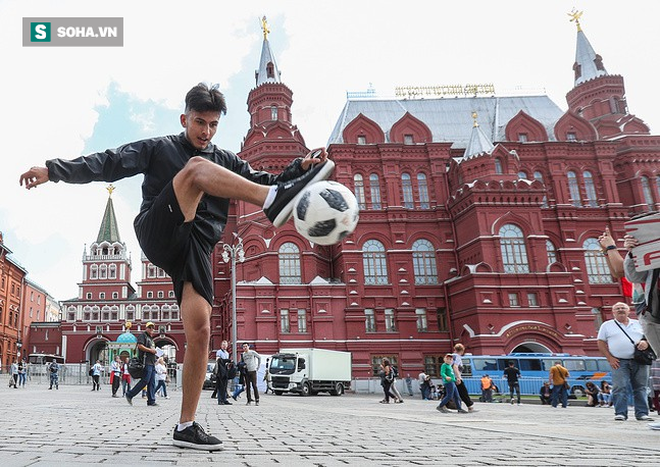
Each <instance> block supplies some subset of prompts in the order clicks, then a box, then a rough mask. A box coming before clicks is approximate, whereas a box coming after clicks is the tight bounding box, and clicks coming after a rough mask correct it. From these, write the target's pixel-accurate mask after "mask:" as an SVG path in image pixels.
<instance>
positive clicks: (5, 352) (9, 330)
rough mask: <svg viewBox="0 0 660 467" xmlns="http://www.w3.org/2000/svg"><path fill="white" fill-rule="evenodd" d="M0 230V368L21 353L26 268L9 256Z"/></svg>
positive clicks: (8, 250)
mask: <svg viewBox="0 0 660 467" xmlns="http://www.w3.org/2000/svg"><path fill="white" fill-rule="evenodd" d="M10 255H11V250H10V249H9V248H8V247H7V245H5V243H4V241H3V238H2V232H0V369H2V368H5V369H6V368H7V367H9V365H11V363H12V362H13V361H14V360H16V359H18V358H19V357H20V356H21V355H22V352H21V348H22V345H23V343H22V340H21V337H22V336H21V332H20V331H21V298H22V294H23V288H24V284H25V276H26V275H27V270H25V268H24V267H23V266H21V265H20V264H19V263H18V262H17V261H16V260H15V259H13V258H12V257H11V256H10Z"/></svg>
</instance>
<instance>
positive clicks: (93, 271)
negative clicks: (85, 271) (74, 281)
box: [89, 264, 99, 279]
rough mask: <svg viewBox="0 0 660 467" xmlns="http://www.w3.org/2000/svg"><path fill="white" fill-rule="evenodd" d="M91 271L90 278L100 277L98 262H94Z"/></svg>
mask: <svg viewBox="0 0 660 467" xmlns="http://www.w3.org/2000/svg"><path fill="white" fill-rule="evenodd" d="M89 270H90V273H89V278H90V279H98V278H99V266H98V265H97V264H92V266H91V267H90V269H89Z"/></svg>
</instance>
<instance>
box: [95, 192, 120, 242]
mask: <svg viewBox="0 0 660 467" xmlns="http://www.w3.org/2000/svg"><path fill="white" fill-rule="evenodd" d="M106 190H108V203H107V204H106V205H105V213H104V214H103V220H102V221H101V228H100V229H99V234H98V236H97V237H96V243H101V242H108V243H115V242H121V238H120V237H119V228H118V227H117V216H116V215H115V208H114V206H113V204H112V192H113V191H115V187H114V186H113V185H112V184H110V185H108V187H107V188H106Z"/></svg>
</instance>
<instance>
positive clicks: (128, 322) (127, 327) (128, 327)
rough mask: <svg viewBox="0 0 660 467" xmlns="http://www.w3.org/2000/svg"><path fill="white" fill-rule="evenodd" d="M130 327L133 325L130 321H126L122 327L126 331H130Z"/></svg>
mask: <svg viewBox="0 0 660 467" xmlns="http://www.w3.org/2000/svg"><path fill="white" fill-rule="evenodd" d="M131 326H133V323H131V322H130V321H126V323H125V324H124V327H125V328H126V331H128V330H129V329H131Z"/></svg>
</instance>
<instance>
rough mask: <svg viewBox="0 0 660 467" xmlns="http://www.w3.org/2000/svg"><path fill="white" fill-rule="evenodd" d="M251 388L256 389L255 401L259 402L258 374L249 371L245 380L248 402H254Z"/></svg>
mask: <svg viewBox="0 0 660 467" xmlns="http://www.w3.org/2000/svg"><path fill="white" fill-rule="evenodd" d="M250 386H252V389H254V400H255V401H257V402H259V390H258V389H257V372H256V371H248V372H247V377H246V378H245V391H246V392H247V400H248V402H251V401H252V395H251V394H250Z"/></svg>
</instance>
